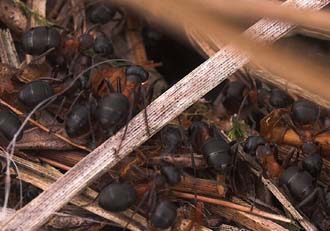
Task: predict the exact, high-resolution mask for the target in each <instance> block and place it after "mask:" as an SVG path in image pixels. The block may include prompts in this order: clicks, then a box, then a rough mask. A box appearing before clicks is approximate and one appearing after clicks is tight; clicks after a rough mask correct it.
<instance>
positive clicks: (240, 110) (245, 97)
mask: <svg viewBox="0 0 330 231" xmlns="http://www.w3.org/2000/svg"><path fill="white" fill-rule="evenodd" d="M247 99H248V96H247V95H246V96H244V98H243V100H242V102H241V105H240V106H239V109H238V112H237V118H238V119H239V118H240V116H241V112H242V110H243V107H244V104H245V102H246V101H247Z"/></svg>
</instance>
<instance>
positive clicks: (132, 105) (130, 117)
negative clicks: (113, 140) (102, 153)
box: [115, 93, 135, 153]
mask: <svg viewBox="0 0 330 231" xmlns="http://www.w3.org/2000/svg"><path fill="white" fill-rule="evenodd" d="M132 102H133V103H131V104H130V105H129V113H128V116H127V119H126V125H125V130H124V134H123V137H122V138H121V140H120V143H119V145H118V148H117V150H115V153H118V152H119V150H120V149H121V145H122V144H123V141H124V139H125V137H126V133H127V129H128V124H129V121H130V120H131V119H132V117H133V110H134V102H135V93H133V94H132Z"/></svg>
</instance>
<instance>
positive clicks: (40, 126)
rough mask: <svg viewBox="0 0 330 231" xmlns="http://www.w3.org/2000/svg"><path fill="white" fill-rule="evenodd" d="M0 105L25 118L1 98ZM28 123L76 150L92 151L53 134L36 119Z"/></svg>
mask: <svg viewBox="0 0 330 231" xmlns="http://www.w3.org/2000/svg"><path fill="white" fill-rule="evenodd" d="M0 104H2V105H4V106H5V107H7V108H9V109H10V110H12V111H13V112H14V113H16V114H17V115H19V116H24V113H23V112H21V111H20V110H18V109H17V108H15V107H13V106H11V105H10V104H9V103H7V102H5V101H4V100H3V99H1V98H0ZM28 121H29V122H30V123H31V124H33V125H35V126H37V127H38V128H40V129H41V130H43V131H45V132H47V133H51V134H53V135H54V136H56V137H57V138H59V139H61V140H63V141H64V142H66V143H68V144H70V145H72V146H74V147H76V148H79V149H81V150H84V151H88V152H91V149H89V148H87V147H85V146H83V145H80V144H77V143H75V142H73V141H72V140H70V139H68V138H67V137H65V136H63V135H61V134H58V133H53V132H51V130H50V129H49V128H47V127H46V126H45V125H43V124H41V123H39V122H38V121H36V120H34V119H31V118H29V119H28Z"/></svg>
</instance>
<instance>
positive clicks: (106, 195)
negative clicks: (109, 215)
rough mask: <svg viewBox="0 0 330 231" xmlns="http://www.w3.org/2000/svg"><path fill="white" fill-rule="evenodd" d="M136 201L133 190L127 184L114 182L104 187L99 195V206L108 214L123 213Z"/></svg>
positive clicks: (135, 194)
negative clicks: (108, 212)
mask: <svg viewBox="0 0 330 231" xmlns="http://www.w3.org/2000/svg"><path fill="white" fill-rule="evenodd" d="M136 200H137V193H136V190H135V188H134V187H133V186H132V185H130V184H129V183H127V182H114V183H111V184H109V185H108V186H106V187H105V188H104V189H103V190H102V191H101V192H100V195H99V205H100V207H101V208H103V209H105V210H108V211H110V212H123V211H125V210H127V209H129V208H130V207H131V206H133V204H134V203H135V202H136Z"/></svg>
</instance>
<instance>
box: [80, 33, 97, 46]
mask: <svg viewBox="0 0 330 231" xmlns="http://www.w3.org/2000/svg"><path fill="white" fill-rule="evenodd" d="M78 41H79V49H80V50H87V49H89V48H92V47H93V45H94V38H93V36H92V35H91V34H88V33H84V34H82V35H80V36H79V39H78Z"/></svg>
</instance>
